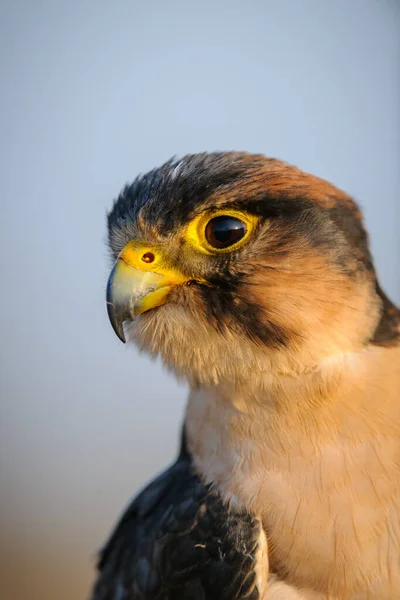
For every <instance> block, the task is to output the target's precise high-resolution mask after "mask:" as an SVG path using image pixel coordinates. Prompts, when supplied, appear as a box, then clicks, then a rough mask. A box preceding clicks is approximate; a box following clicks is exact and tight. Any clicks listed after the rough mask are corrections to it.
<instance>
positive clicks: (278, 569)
mask: <svg viewBox="0 0 400 600" xmlns="http://www.w3.org/2000/svg"><path fill="white" fill-rule="evenodd" d="M108 241H109V247H110V249H111V252H112V255H113V258H114V261H115V264H114V267H113V269H112V271H111V274H110V278H109V281H108V286H107V307H108V314H109V318H110V321H111V324H112V326H113V328H114V330H115V332H116V334H117V335H118V337H119V338H120V339H121V340H122V341H125V339H127V340H129V341H132V342H134V343H135V344H136V345H137V346H138V347H139V348H140V349H143V350H145V351H147V352H148V353H149V354H151V355H152V356H156V355H160V356H161V358H162V360H163V362H164V363H165V365H166V366H167V367H168V368H169V369H172V370H173V371H174V372H175V373H176V374H177V376H178V377H180V378H184V379H185V380H186V381H188V382H189V385H190V389H191V391H190V395H189V399H188V404H187V409H186V415H185V420H184V427H183V433H182V443H181V451H180V454H179V456H178V458H177V460H176V462H175V463H174V464H173V465H172V466H171V467H170V468H169V469H167V470H166V471H164V473H162V474H161V475H160V476H159V477H158V478H157V479H155V480H154V481H153V482H152V483H150V485H148V486H147V487H146V488H145V489H144V491H142V492H141V493H140V494H139V496H138V497H137V498H136V499H135V500H134V501H133V502H132V504H131V505H130V507H129V508H128V510H127V511H126V512H125V514H124V516H123V517H122V519H121V520H120V522H119V524H118V525H117V527H116V529H115V530H114V532H113V534H112V535H111V537H110V539H109V541H108V543H107V544H106V546H105V547H104V549H103V551H102V552H101V555H100V559H99V564H98V568H99V575H98V579H97V582H96V583H95V586H94V591H93V595H92V600H189V599H190V600H261V599H266V600H278V599H279V600H295V599H296V600H300V599H302V600H322V599H325V600H328V599H330V600H399V599H400V311H399V310H398V309H397V308H396V307H395V306H394V305H393V304H392V302H391V301H390V300H389V299H388V298H387V297H386V295H385V294H384V292H383V291H382V289H381V287H380V286H379V283H378V281H377V277H376V273H375V270H374V266H373V262H372V258H371V254H370V250H369V246H368V238H367V233H366V231H365V229H364V227H363V222H362V216H361V213H360V211H359V209H358V207H357V205H356V204H355V203H354V201H353V200H352V199H351V198H350V197H349V196H347V195H346V194H345V193H343V192H342V191H340V190H339V189H337V188H336V187H334V186H333V185H331V184H329V183H327V182H326V181H324V180H322V179H319V178H318V177H314V176H312V175H309V174H307V173H304V172H302V171H301V170H299V169H298V168H296V167H292V166H290V165H288V164H286V163H283V162H281V161H278V160H274V159H270V158H265V157H264V156H261V155H251V154H246V153H236V152H226V153H224V152H220V153H211V154H208V153H203V154H194V155H188V156H185V157H184V158H183V159H182V160H171V161H169V162H167V163H166V164H164V165H163V166H161V167H160V168H158V169H154V170H153V171H150V172H149V173H147V174H146V175H142V176H139V177H138V178H137V179H136V180H135V181H134V182H133V183H132V185H128V186H126V187H125V189H124V190H123V191H122V192H121V194H120V196H119V197H118V199H117V200H116V201H115V203H114V205H113V208H112V210H111V212H110V213H109V215H108ZM396 260H397V261H398V258H397V259H396ZM150 435H151V434H150Z"/></svg>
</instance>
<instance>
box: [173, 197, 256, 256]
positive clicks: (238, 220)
mask: <svg viewBox="0 0 400 600" xmlns="http://www.w3.org/2000/svg"><path fill="white" fill-rule="evenodd" d="M212 221H214V223H213V224H212V226H214V224H215V226H216V227H214V229H216V230H217V229H218V228H219V229H223V228H224V226H225V227H228V221H230V225H231V226H232V230H231V231H234V232H236V233H234V235H231V237H230V239H231V240H232V243H231V242H230V240H229V237H227V236H226V235H225V238H224V234H225V233H226V232H224V231H220V233H219V238H220V239H219V240H216V239H215V235H214V236H213V235H211V236H210V231H211V229H212V228H211V229H210V225H211V222H212ZM258 221H259V219H258V217H256V216H254V215H251V214H250V213H247V212H244V211H240V210H234V209H229V208H228V209H225V210H224V209H215V210H210V211H207V212H205V213H203V214H201V215H198V216H197V217H195V218H194V219H193V221H191V222H190V223H189V225H188V227H187V229H186V232H185V238H186V240H187V241H188V242H189V243H190V244H191V245H192V246H194V247H195V248H196V249H197V250H200V251H201V252H203V253H204V254H226V253H228V252H234V251H235V250H237V249H238V248H240V247H241V246H242V245H243V244H244V243H246V241H247V240H248V238H249V237H250V235H251V234H252V233H253V231H254V229H255V227H256V225H257V223H258ZM221 224H222V226H221ZM241 225H243V227H242V228H241V227H240V226H241ZM207 228H208V230H207ZM239 230H240V233H239V232H238V231H239ZM211 233H212V231H211ZM239 235H240V237H239ZM235 238H237V239H235ZM210 239H211V241H214V244H212V243H210ZM224 239H225V241H223V240H224ZM218 241H219V242H220V247H218V246H217V245H216V242H218Z"/></svg>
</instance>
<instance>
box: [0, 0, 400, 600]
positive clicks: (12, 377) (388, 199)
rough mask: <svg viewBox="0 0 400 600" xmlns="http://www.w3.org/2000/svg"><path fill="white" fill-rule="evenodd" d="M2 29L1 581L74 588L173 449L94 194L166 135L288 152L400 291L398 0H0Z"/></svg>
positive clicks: (14, 594)
mask: <svg viewBox="0 0 400 600" xmlns="http://www.w3.org/2000/svg"><path fill="white" fill-rule="evenodd" d="M0 11H1V12H0V28H1V31H0V40H1V42H0V43H1V63H2V64H1V81H0V90H1V96H0V98H1V99H0V102H1V111H0V119H1V130H0V131H1V137H0V140H1V142H0V143H1V156H0V170H1V178H0V189H1V202H2V219H1V226H2V234H1V244H2V248H1V253H0V256H1V260H2V268H1V297H2V310H1V354H2V356H1V369H2V376H1V391H2V394H1V396H2V397H1V415H0V416H1V431H0V444H1V463H0V466H1V492H0V494H1V497H0V506H1V509H0V511H1V531H2V544H1V549H2V557H1V561H0V564H1V569H2V571H3V572H2V576H1V581H2V583H1V586H2V587H1V592H2V593H1V592H0V596H1V598H2V599H3V598H4V600H55V599H57V600H71V599H74V600H75V599H78V598H85V597H86V594H87V589H88V583H89V581H90V580H91V577H92V571H91V565H92V556H91V554H92V552H93V551H94V550H95V549H96V548H97V547H98V546H99V544H100V543H101V542H102V541H103V539H104V537H105V535H106V534H107V533H108V531H109V529H110V527H111V525H112V524H113V522H114V520H115V518H116V516H117V514H118V513H119V511H120V510H121V508H122V506H123V505H124V504H125V503H126V502H127V500H128V498H129V497H130V495H131V494H132V493H133V492H134V491H135V490H136V489H137V488H138V486H139V485H141V483H143V482H144V481H145V480H146V479H148V478H150V477H151V476H153V474H154V473H155V472H156V471H157V470H158V469H160V468H161V467H162V466H163V465H165V464H166V463H167V462H168V461H169V460H170V459H171V458H172V457H173V455H174V452H175V449H176V447H177V434H178V429H179V427H180V421H181V416H182V409H183V405H184V398H185V394H186V391H185V389H183V388H179V387H178V385H177V384H176V383H175V381H174V380H173V379H172V378H171V377H169V376H167V375H166V374H165V373H164V372H163V371H162V369H161V367H160V365H158V364H152V363H151V362H150V361H149V360H148V359H147V358H145V357H138V356H137V354H136V353H135V351H134V350H133V349H132V348H126V347H124V346H123V345H122V344H121V343H120V342H119V341H118V340H117V338H116V337H115V336H114V334H113V332H112V330H111V328H110V326H109V324H108V321H107V316H106V310H105V303H104V285H105V280H106V277H107V272H108V260H107V253H106V249H105V245H104V243H103V241H104V237H105V212H106V209H107V208H108V207H110V205H111V201H112V199H113V197H114V196H115V195H116V194H117V193H118V192H119V190H120V188H121V187H122V186H123V184H124V183H125V182H126V181H130V180H132V179H133V177H134V176H135V175H136V174H137V173H138V172H140V171H146V170H147V169H149V168H151V167H153V166H155V165H158V164H160V163H161V162H163V161H164V160H166V159H168V158H169V157H170V156H171V155H173V154H178V155H182V154H184V153H186V152H196V151H202V150H217V149H220V150H223V149H238V150H249V151H255V152H264V153H266V154H269V155H272V156H276V157H279V158H283V159H286V160H288V161H290V162H293V163H295V164H298V165H299V166H301V167H302V168H304V169H305V170H308V171H311V172H313V173H315V174H317V175H320V176H322V177H325V178H327V179H329V180H331V181H333V182H334V183H336V184H337V185H338V186H340V187H342V188H344V189H345V190H346V191H348V192H350V193H351V194H353V195H354V196H355V197H356V198H357V199H358V200H359V201H360V203H361V204H362V206H363V207H364V209H365V213H366V218H367V224H368V227H369V229H370V232H371V235H372V246H373V251H374V255H375V258H376V263H377V266H378V269H379V272H380V276H381V280H382V283H383V285H384V287H385V288H386V290H387V291H388V292H389V293H390V295H391V296H392V297H393V298H394V299H396V300H397V301H399V300H400V278H399V276H398V265H399V229H400V215H399V213H400V209H399V202H400V200H399V188H400V186H399V184H400V176H399V164H400V112H399V107H400V4H399V2H398V0H351V1H349V0H335V1H332V0H292V1H290V0H280V1H279V2H277V1H261V0H259V1H258V2H257V1H246V2H244V0H242V1H241V2H238V1H234V0H223V1H204V0H202V1H201V2H190V1H189V0H185V1H184V0H182V1H173V0H170V1H168V2H162V1H158V2H155V1H153V2H151V1H147V2H144V1H143V2H136V1H133V0H131V1H128V0H125V1H118V0H117V1H115V2H111V1H109V2H104V1H101V0H96V1H95V0H83V1H78V0H71V1H69V2H66V1H64V2H61V1H58V0H52V1H50V0H49V1H45V0H35V1H34V0H25V1H24V0H14V1H12V0H8V2H4V1H3V2H2V3H1V8H0Z"/></svg>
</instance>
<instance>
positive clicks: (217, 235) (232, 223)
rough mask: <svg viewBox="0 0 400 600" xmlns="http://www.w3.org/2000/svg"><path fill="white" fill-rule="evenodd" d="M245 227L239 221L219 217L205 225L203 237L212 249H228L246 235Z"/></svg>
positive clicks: (233, 218) (232, 218) (227, 216)
mask: <svg viewBox="0 0 400 600" xmlns="http://www.w3.org/2000/svg"><path fill="white" fill-rule="evenodd" d="M246 231H247V227H246V225H245V224H244V223H243V221H241V220H240V219H236V218H235V217H230V216H229V215H226V216H224V215H221V216H219V217H214V218H213V219H211V221H209V222H208V223H207V225H206V229H205V237H206V240H207V242H208V243H209V244H210V246H212V247H213V248H218V249H219V248H229V246H233V244H236V242H238V241H239V240H241V239H242V238H243V237H244V236H245V235H246Z"/></svg>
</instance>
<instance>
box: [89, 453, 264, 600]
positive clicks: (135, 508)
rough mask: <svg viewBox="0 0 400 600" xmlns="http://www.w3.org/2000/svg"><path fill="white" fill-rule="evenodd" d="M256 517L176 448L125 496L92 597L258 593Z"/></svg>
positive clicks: (155, 599)
mask: <svg viewBox="0 0 400 600" xmlns="http://www.w3.org/2000/svg"><path fill="white" fill-rule="evenodd" d="M261 531H262V530H261V525H260V522H259V521H258V520H257V519H255V518H254V517H252V516H251V515H250V514H248V513H243V512H235V511H233V510H231V509H230V508H228V507H227V506H226V505H225V504H224V503H223V502H222V500H221V498H220V497H219V496H218V495H217V494H216V493H215V491H213V490H211V489H210V486H205V485H203V483H202V482H201V481H200V479H199V478H198V476H197V475H196V474H195V473H194V472H193V469H192V466H191V461H190V457H189V456H188V455H187V454H185V453H181V455H180V457H179V458H178V459H177V461H176V462H175V464H173V465H172V466H171V467H170V468H169V469H168V470H166V471H165V472H164V473H162V474H161V475H160V476H159V477H158V478H157V479H155V480H154V481H153V482H152V483H150V485H148V487H146V488H145V489H144V490H143V491H142V492H141V493H140V494H139V496H138V497H137V498H136V499H135V500H134V501H133V502H132V504H131V505H130V506H129V508H128V509H127V510H126V512H125V514H124V515H123V516H122V518H121V520H120V522H119V523H118V525H117V526H116V528H115V530H114V532H113V533H112V535H111V537H110V539H109V541H108V542H107V544H106V546H105V547H104V549H103V550H102V552H101V554H100V559H99V563H98V570H99V575H98V579H97V582H96V584H95V587H94V591H93V595H92V598H91V600H178V599H179V600H189V599H190V600H200V599H201V600H211V599H212V600H214V599H216V598H218V599H219V600H258V599H259V598H260V594H259V591H258V588H257V585H256V580H257V550H258V541H259V538H260V533H261Z"/></svg>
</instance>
